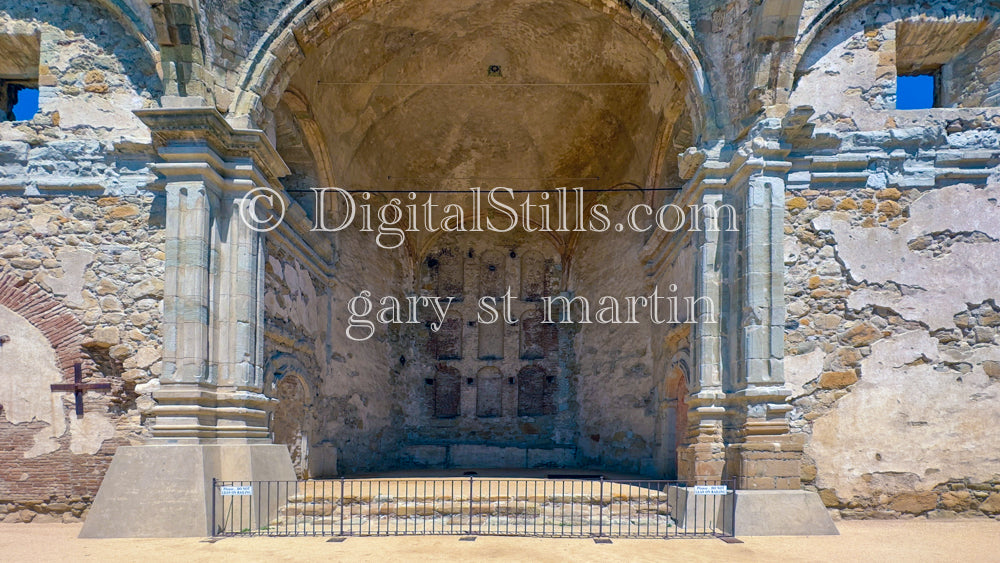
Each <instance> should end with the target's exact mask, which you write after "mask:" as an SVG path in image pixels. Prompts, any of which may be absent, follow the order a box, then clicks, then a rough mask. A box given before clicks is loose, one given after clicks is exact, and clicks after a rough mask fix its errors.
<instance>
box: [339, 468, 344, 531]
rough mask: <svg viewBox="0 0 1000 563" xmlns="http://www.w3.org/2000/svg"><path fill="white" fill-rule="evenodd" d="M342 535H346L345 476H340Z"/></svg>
mask: <svg viewBox="0 0 1000 563" xmlns="http://www.w3.org/2000/svg"><path fill="white" fill-rule="evenodd" d="M340 537H344V476H343V475H341V476H340Z"/></svg>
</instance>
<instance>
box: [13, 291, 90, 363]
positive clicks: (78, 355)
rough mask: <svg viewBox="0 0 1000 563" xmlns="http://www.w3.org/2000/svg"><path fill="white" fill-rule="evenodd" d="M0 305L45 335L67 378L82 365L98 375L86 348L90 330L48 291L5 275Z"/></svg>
mask: <svg viewBox="0 0 1000 563" xmlns="http://www.w3.org/2000/svg"><path fill="white" fill-rule="evenodd" d="M0 305H2V306H4V307H6V308H8V309H10V310H11V311H14V312H15V313H17V314H18V315H21V316H22V317H24V318H25V320H27V321H28V322H29V323H31V324H32V326H34V327H35V328H37V329H38V330H39V331H41V333H42V334H43V335H45V338H46V339H47V340H48V341H49V345H50V346H52V348H53V349H54V350H55V352H56V362H57V363H58V367H59V370H60V371H62V372H63V374H64V375H65V374H71V373H72V372H73V365H74V364H76V363H80V364H82V366H83V371H84V373H85V374H86V373H93V372H94V371H95V368H96V365H95V364H94V362H93V360H91V359H90V357H88V356H86V355H85V354H84V353H83V348H82V344H83V342H84V338H85V336H86V333H87V327H86V326H84V324H83V323H82V322H80V320H79V319H78V318H77V317H76V315H74V314H73V312H72V311H70V310H69V309H68V308H67V307H66V306H65V305H63V304H62V303H60V302H59V301H57V300H56V299H55V298H53V297H52V296H51V295H49V294H48V293H47V292H46V291H45V290H44V289H42V288H41V287H39V286H37V285H35V284H32V283H29V282H28V280H26V279H22V278H19V277H17V276H13V275H10V274H2V275H0Z"/></svg>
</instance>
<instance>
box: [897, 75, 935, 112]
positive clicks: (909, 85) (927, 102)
mask: <svg viewBox="0 0 1000 563" xmlns="http://www.w3.org/2000/svg"><path fill="white" fill-rule="evenodd" d="M937 92H938V78H937V75H936V74H917V75H913V76H900V77H898V78H897V79H896V109H931V108H935V107H939V104H938V95H937Z"/></svg>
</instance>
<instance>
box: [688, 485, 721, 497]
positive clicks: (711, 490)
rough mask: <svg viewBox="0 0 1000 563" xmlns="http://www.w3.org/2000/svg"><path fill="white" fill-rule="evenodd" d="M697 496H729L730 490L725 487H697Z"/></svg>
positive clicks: (695, 487)
mask: <svg viewBox="0 0 1000 563" xmlns="http://www.w3.org/2000/svg"><path fill="white" fill-rule="evenodd" d="M694 494H696V495H728V494H729V488H728V487H726V486H725V485H695V486H694Z"/></svg>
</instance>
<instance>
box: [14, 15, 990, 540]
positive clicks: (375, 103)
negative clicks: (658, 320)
mask: <svg viewBox="0 0 1000 563" xmlns="http://www.w3.org/2000/svg"><path fill="white" fill-rule="evenodd" d="M998 22H1000V16H998V15H997V12H996V7H995V6H993V5H992V4H990V3H989V2H987V1H985V0H973V1H969V2H954V1H948V0H934V1H930V2H922V3H917V2H889V1H886V0H873V1H857V2H855V1H836V0H798V1H796V0H793V1H781V0H762V1H749V0H710V1H705V2H686V1H680V0H671V1H666V2H646V1H639V2H624V1H618V0H516V1H513V2H501V1H483V2H473V1H471V0H447V1H430V0H407V1H392V2H368V1H353V0H350V1H345V2H339V1H333V0H316V1H307V0H297V1H294V2H278V1H276V0H253V1H245V2H238V3H233V2H229V1H223V0H203V1H200V2H194V1H191V0H177V1H171V2H169V3H149V2H142V1H140V0H123V1H115V2H106V1H89V0H88V1H79V2H70V1H65V0H56V1H52V2H29V3H26V2H21V1H14V0H9V1H4V0H0V47H3V49H6V51H9V52H7V53H5V54H4V60H3V61H0V87H3V88H6V82H16V83H17V84H18V85H20V84H23V83H32V84H34V82H33V81H37V86H38V88H39V92H40V107H39V112H38V114H37V115H35V116H34V117H33V118H31V119H30V120H25V121H19V122H7V121H5V122H2V123H0V191H2V195H3V197H2V198H0V298H4V299H11V297H10V296H31V295H36V296H37V295H44V297H45V299H46V300H44V303H43V304H44V306H40V307H38V308H37V310H27V311H22V310H19V309H18V310H15V309H17V308H16V307H15V306H13V305H11V302H10V301H4V303H7V304H8V305H11V307H8V308H4V307H3V306H0V335H2V334H6V335H9V336H10V337H11V340H10V342H8V343H4V344H3V346H2V347H0V405H2V407H3V410H2V412H0V445H3V446H4V447H3V448H0V474H2V476H3V481H2V483H0V515H6V516H5V520H9V521H14V520H17V521H21V520H31V519H32V518H35V514H39V516H38V517H37V518H38V520H40V521H44V520H49V521H53V520H57V519H65V520H71V519H74V518H78V517H80V516H82V515H83V514H84V511H85V510H86V508H87V506H88V505H89V503H90V501H91V500H92V497H93V495H94V493H95V491H96V490H97V486H98V484H99V483H100V479H101V477H102V476H103V474H104V471H105V469H106V467H107V465H108V463H109V461H110V458H111V456H112V455H113V453H114V450H115V448H117V447H118V446H119V445H124V444H139V443H143V442H146V441H147V440H157V439H161V438H164V439H167V440H168V441H169V440H182V441H183V440H190V441H195V442H197V441H206V442H208V441H214V440H226V439H230V438H232V439H235V440H244V441H251V442H253V441H262V442H266V441H268V440H271V439H276V440H278V441H279V442H281V443H285V444H287V445H289V446H290V452H291V454H292V455H293V457H294V463H295V467H296V470H297V472H298V474H299V476H303V477H304V476H311V475H314V474H315V473H317V472H320V471H322V472H327V473H329V472H333V471H339V472H341V473H344V472H347V473H353V472H361V471H378V470H387V469H407V468H413V467H444V466H450V467H460V466H463V467H473V466H483V465H493V466H506V467H525V466H529V467H584V466H585V467H593V468H597V469H601V470H605V471H611V470H617V471H627V472H633V473H641V474H645V475H651V476H658V477H676V476H680V477H689V478H700V479H722V478H737V479H739V485H740V486H741V487H744V488H747V489H795V488H799V487H805V488H806V489H808V490H810V491H816V492H818V493H819V494H820V495H821V497H822V498H823V501H824V502H825V503H826V505H827V506H828V507H830V508H831V509H834V510H837V511H839V513H840V514H841V515H842V516H844V517H890V516H891V517H896V516H900V515H904V514H911V515H929V516H934V517H938V516H951V515H955V514H958V513H966V514H973V515H982V514H988V515H996V512H997V510H994V509H993V508H991V507H994V506H1000V500H998V499H1000V496H997V495H1000V459H998V458H997V452H998V451H1000V447H998V446H1000V444H998V443H997V438H996V436H995V432H993V431H992V429H993V428H995V427H996V426H997V424H998V423H1000V407H998V406H997V405H998V404H1000V401H998V397H997V391H998V383H997V382H998V381H1000V339H998V334H997V333H998V330H1000V306H998V301H1000V284H998V282H997V281H996V275H995V274H996V272H997V271H1000V221H997V216H998V212H1000V203H998V201H1000V173H998V166H1000V111H998V110H997V109H996V108H995V107H994V106H997V105H998V104H1000V35H998V29H1000V24H998ZM924 72H929V73H935V74H936V75H937V76H938V80H939V84H940V88H939V90H940V95H939V97H938V100H937V102H938V103H937V105H938V106H940V107H936V108H934V109H928V110H914V111H902V110H897V109H895V108H896V101H897V78H898V76H900V75H905V74H913V73H924ZM6 99H7V94H6V90H4V91H3V92H2V93H0V101H4V103H6ZM2 109H3V110H4V114H5V115H6V110H7V109H8V108H6V107H4V108H2ZM247 128H249V129H260V130H261V131H260V132H256V131H247V130H245V129H247ZM317 184H335V185H338V186H340V187H344V188H349V189H353V190H364V189H369V190H380V191H382V193H379V194H377V195H376V196H375V197H373V198H372V200H371V201H368V200H365V202H366V203H371V204H373V205H376V206H377V205H380V204H382V203H386V202H387V201H390V200H391V198H393V197H400V198H405V197H407V196H406V195H405V192H406V191H409V190H414V191H415V192H417V193H418V194H420V195H419V197H420V198H423V197H424V196H425V195H427V193H429V192H431V191H435V190H442V191H444V192H448V193H443V192H442V193H435V197H436V202H435V203H437V204H438V205H439V206H440V207H443V206H444V205H446V204H449V203H453V204H455V205H456V206H457V207H458V208H459V209H460V210H461V212H462V214H463V215H464V217H463V218H462V220H456V223H463V224H471V223H472V222H473V221H475V219H477V218H482V217H477V216H476V215H477V214H479V215H480V216H487V215H488V214H487V213H485V212H483V213H480V211H481V210H479V209H477V208H475V207H474V206H473V204H472V203H471V202H472V198H471V197H469V196H468V195H467V192H468V188H470V187H475V186H478V187H482V188H484V189H489V188H492V187H495V186H504V187H510V188H512V189H517V190H520V191H518V192H517V195H516V197H515V202H514V207H518V206H519V204H521V203H523V202H525V201H527V199H528V197H529V195H528V194H530V197H533V198H535V199H534V200H533V202H534V203H535V204H538V203H539V202H540V201H541V198H542V196H541V193H542V192H544V191H545V190H552V189H554V188H559V187H569V188H573V187H577V186H580V187H584V188H587V189H588V190H591V191H588V192H586V194H585V195H584V196H583V197H582V198H581V201H580V202H577V201H576V196H575V195H574V196H571V197H570V199H569V204H570V207H571V209H575V206H576V204H577V203H580V204H581V205H582V206H583V207H584V208H589V206H590V205H592V204H598V203H600V204H606V205H607V206H608V209H609V212H610V214H611V215H612V221H613V222H620V221H622V220H623V219H624V218H625V212H626V210H627V209H628V207H629V206H633V205H637V204H640V203H642V204H650V205H652V204H656V205H660V204H664V203H670V202H673V203H676V204H678V205H683V206H687V205H689V204H690V205H696V206H702V205H706V206H708V207H710V208H711V207H715V206H719V205H731V206H732V209H733V210H734V211H733V216H734V217H735V218H736V220H737V223H738V228H736V229H733V231H731V232H722V233H706V232H701V231H698V230H697V229H692V230H690V231H687V232H684V231H680V232H676V233H669V232H656V231H655V230H654V231H651V232H647V233H634V232H629V231H627V230H626V231H625V232H619V231H617V230H615V229H613V228H611V229H609V230H608V231H607V232H603V233H583V232H576V231H574V230H573V229H574V228H577V227H580V226H581V225H579V224H578V223H577V218H576V216H575V214H574V213H572V212H571V213H570V216H569V219H570V224H569V225H568V227H569V228H568V229H566V230H562V231H555V232H549V233H540V232H537V231H536V232H525V229H524V228H523V226H522V228H518V229H513V230H512V231H511V232H509V233H468V232H458V233H454V234H450V235H445V234H442V233H433V232H410V231H408V232H407V234H406V239H407V240H406V242H405V244H403V245H401V246H400V247H399V248H396V249H392V250H387V249H385V248H380V247H379V246H378V245H377V243H376V238H375V233H373V232H370V231H362V230H361V227H362V219H361V218H360V217H358V218H356V221H355V224H353V225H351V226H350V227H349V228H347V229H345V230H343V231H341V232H339V233H325V232H316V231H311V230H310V229H311V226H312V225H311V224H310V223H311V219H313V218H314V215H316V214H317V210H315V209H314V208H313V207H312V200H311V197H310V196H311V194H310V193H309V192H308V189H309V188H311V187H320V186H317ZM259 185H268V186H270V187H271V188H274V189H275V190H277V191H279V192H283V195H284V196H287V200H288V201H287V202H286V203H287V204H288V211H289V214H288V216H287V219H286V222H285V224H283V225H282V226H281V228H278V229H276V230H275V231H273V232H268V233H266V234H261V233H255V232H252V231H251V230H250V229H249V228H245V226H244V225H243V224H242V223H240V222H239V221H238V212H239V211H240V210H242V209H244V208H243V207H241V206H242V205H244V204H243V203H240V197H241V196H242V195H243V194H245V193H246V192H247V191H248V190H249V189H250V188H251V187H252V186H259ZM396 190H399V191H401V192H402V193H396V192H395V191H396ZM599 192H603V193H599ZM547 193H548V194H552V193H554V192H551V191H549V192H547ZM554 199H555V198H553V199H552V200H548V203H552V201H553V200H554ZM333 207H337V206H333ZM342 212H343V209H320V210H319V213H323V214H328V215H329V217H330V218H335V217H340V216H341V215H339V214H340V213H342ZM495 218H496V217H495V215H494V219H495ZM545 218H548V219H549V220H550V221H551V223H553V224H555V223H556V211H555V206H553V207H551V208H550V209H549V210H548V212H547V216H546V217H543V214H542V212H539V213H538V214H537V215H535V217H534V222H533V223H532V225H531V226H532V227H537V226H538V225H539V223H542V222H543V221H544V219H545ZM685 226H696V225H685ZM623 230H624V229H623ZM504 287H510V288H511V289H512V290H513V293H514V295H517V294H518V293H520V295H517V297H516V298H514V297H512V298H511V299H510V301H511V308H512V310H513V313H514V316H515V317H516V321H514V322H512V323H510V324H506V323H503V326H485V323H480V322H478V320H477V319H476V318H475V316H476V311H477V307H476V304H477V299H478V298H479V297H481V296H482V295H484V294H490V295H495V294H498V293H501V290H502V288H504ZM653 287H658V288H659V291H660V293H661V294H665V293H668V292H669V293H672V294H675V295H677V296H679V297H680V298H681V299H683V298H684V297H687V296H690V297H696V296H704V297H709V298H710V299H712V300H714V302H713V304H714V305H715V306H717V307H718V313H719V315H718V316H719V319H718V321H719V322H718V324H708V323H705V322H704V321H705V320H706V319H705V318H704V316H705V314H706V313H705V311H704V310H701V311H699V314H700V315H701V317H698V314H696V315H695V317H698V318H696V319H689V318H684V319H682V321H690V320H699V321H702V322H701V323H685V322H681V323H677V324H675V325H671V326H652V325H651V324H650V323H649V322H648V321H646V322H640V323H638V324H635V325H631V324H621V325H617V326H613V325H603V324H594V325H586V324H573V325H565V326H563V325H560V326H558V327H555V328H551V327H545V326H542V325H541V324H539V323H537V322H536V320H537V319H536V318H535V317H533V315H534V314H535V313H536V312H537V308H538V307H539V301H538V299H540V297H541V296H542V295H548V296H554V295H559V294H565V295H566V296H582V297H586V298H588V299H590V300H591V305H592V307H594V304H595V303H596V301H597V300H599V299H600V297H602V296H612V297H615V298H617V299H619V300H623V299H624V298H625V297H627V296H644V295H649V293H650V292H651V290H652V288H653ZM671 287H673V288H674V289H670V288H671ZM363 290H367V291H370V292H371V295H372V296H373V298H374V299H375V300H376V306H377V304H378V303H377V300H378V299H379V298H381V297H382V296H394V297H396V298H401V299H402V298H405V297H407V296H432V295H439V296H441V295H442V294H448V295H452V296H455V297H461V299H460V300H459V301H457V302H456V303H455V305H454V307H453V308H452V309H451V317H452V318H453V319H455V321H456V322H454V323H451V324H449V325H448V326H447V327H446V328H445V329H443V330H442V332H440V333H437V334H435V333H433V332H432V331H431V330H430V328H429V320H430V319H429V318H421V319H420V322H417V323H412V324H403V325H399V326H393V325H389V326H384V325H381V324H379V325H378V326H377V328H376V331H375V334H374V336H373V337H372V338H370V339H369V340H366V341H365V342H356V341H354V340H352V339H350V338H349V337H348V336H347V335H346V334H345V329H346V328H347V326H348V320H349V319H348V316H349V312H348V310H347V304H348V302H349V301H350V300H351V299H352V298H354V297H356V296H358V295H359V294H360V292H361V291H363ZM32 292H36V293H32ZM41 302H42V301H40V303H41ZM47 308H55V309H58V311H59V312H60V313H62V312H63V310H65V314H66V315H68V317H67V319H69V320H66V319H63V320H65V323H64V324H63V322H62V320H61V321H59V322H56V321H51V320H47V318H46V317H44V315H41V314H40V313H39V311H41V310H42V309H47ZM592 312H593V311H592ZM459 317H461V318H460V319H459ZM643 320H645V319H643ZM70 321H75V322H70ZM77 325H79V326H77ZM65 326H72V327H73V330H74V331H76V332H75V333H74V335H73V338H71V339H69V340H65V341H60V342H61V343H53V342H55V339H56V338H57V337H60V338H61V337H62V336H64V335H61V333H60V330H63V328H64V327H65ZM550 328H551V330H550ZM67 330H68V329H67ZM77 333H78V334H77ZM50 340H52V342H50ZM66 342H70V343H71V344H72V347H73V350H66V348H67V344H66ZM77 360H79V361H80V362H81V363H82V364H84V365H85V370H86V373H85V380H86V381H88V382H94V381H106V382H109V383H110V384H111V386H112V388H111V390H110V391H109V392H107V393H103V392H102V393H96V392H91V393H88V394H87V395H86V400H85V414H84V415H83V416H82V417H76V415H75V414H74V413H73V409H72V403H71V396H70V395H69V394H61V393H51V392H50V391H49V387H48V386H49V385H50V384H52V383H56V382H67V381H68V380H69V378H70V377H71V371H70V370H71V363H72V362H74V361H77ZM227 401H229V402H233V404H238V405H240V407H241V408H238V409H234V410H227V409H226V408H220V405H223V404H228V403H227ZM192 405H194V408H193V409H192V408H190V407H191V406H192ZM237 411H238V412H237ZM192 412H195V414H191V413H192ZM234 412H236V414H233V413H234ZM318 452H326V453H323V454H322V456H324V459H323V461H322V463H321V462H320V460H319V457H320V455H321V454H319V453H318ZM314 453H315V455H316V456H317V457H316V458H314V459H313V458H311V456H313V455H314ZM332 460H336V461H335V462H332ZM331 465H332V468H331V467H330V466H331ZM321 466H322V467H323V469H319V468H320V467H321ZM991 495H992V496H991ZM991 498H992V499H994V500H993V501H990V500H989V499H991Z"/></svg>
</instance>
